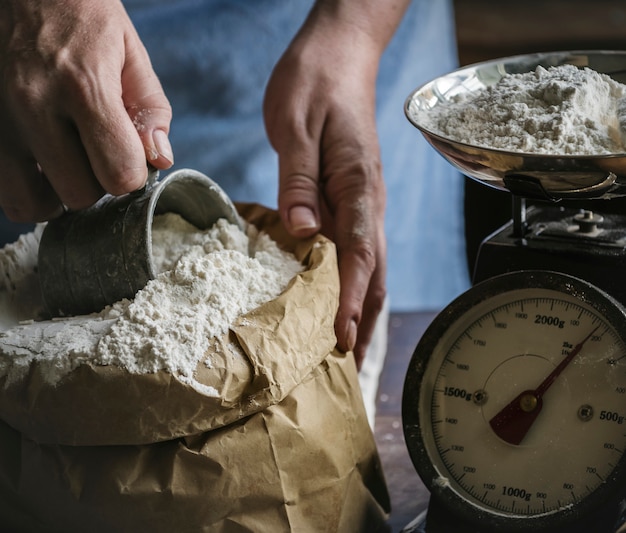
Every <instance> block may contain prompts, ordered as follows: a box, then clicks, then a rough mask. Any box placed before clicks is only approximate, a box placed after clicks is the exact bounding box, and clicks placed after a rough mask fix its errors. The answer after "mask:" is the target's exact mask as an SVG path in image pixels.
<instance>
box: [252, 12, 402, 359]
mask: <svg viewBox="0 0 626 533" xmlns="http://www.w3.org/2000/svg"><path fill="white" fill-rule="evenodd" d="M408 1H409V0H398V1H393V0H385V1H382V0H344V1H341V0H319V1H318V2H317V3H316V4H315V6H314V7H313V9H312V11H311V13H310V14H309V17H308V18H307V20H306V22H305V23H304V25H303V27H302V28H301V30H300V31H299V33H298V34H297V35H296V37H295V39H294V40H293V42H292V43H291V45H290V46H289V48H288V49H287V51H286V52H285V54H284V55H283V57H282V58H281V59H280V61H279V62H278V64H277V65H276V67H275V70H274V72H273V74H272V77H271V79H270V82H269V84H268V88H267V92H266V98H265V110H264V111H265V122H266V128H267V132H268V137H269V139H270V142H271V143H272V145H273V147H274V148H275V150H276V151H277V152H278V156H279V174H280V175H279V201H278V203H279V210H280V214H281V217H282V219H283V221H284V223H285V225H286V227H287V229H288V230H289V231H290V232H291V233H292V234H293V235H296V236H308V235H311V234H313V233H315V232H317V231H320V230H321V231H322V232H323V233H324V234H326V235H328V236H329V237H330V238H332V239H333V240H334V241H335V243H336V244H337V253H338V261H339V275H340V282H341V294H340V303H339V311H338V314H337V317H336V320H335V331H336V334H337V341H338V346H339V348H340V349H342V350H344V351H348V350H354V353H355V357H356V360H357V365H358V366H359V367H360V364H361V362H362V360H363V357H364V356H365V350H366V348H367V345H368V344H369V341H370V339H371V336H372V332H373V329H374V325H375V323H376V318H377V316H378V314H379V312H380V309H381V308H382V305H383V301H384V298H385V292H386V289H385V268H386V266H385V254H386V249H385V248H386V244H385V236H384V212H385V186H384V182H383V176H382V169H381V161H380V153H379V146H378V138H377V135H376V119H375V90H376V76H377V73H378V64H379V61H380V57H381V55H382V53H383V51H384V49H385V47H386V45H387V43H388V41H389V40H390V39H391V37H392V35H393V33H394V31H395V29H396V27H397V26H398V24H399V23H400V21H401V19H402V16H403V14H404V12H405V10H406V7H407V6H408Z"/></svg>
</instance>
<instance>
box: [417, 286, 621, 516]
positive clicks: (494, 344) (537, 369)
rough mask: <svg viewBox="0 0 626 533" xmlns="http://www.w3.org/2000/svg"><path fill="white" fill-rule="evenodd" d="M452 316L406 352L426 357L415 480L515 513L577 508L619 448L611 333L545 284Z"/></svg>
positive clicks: (617, 339) (605, 476)
mask: <svg viewBox="0 0 626 533" xmlns="http://www.w3.org/2000/svg"><path fill="white" fill-rule="evenodd" d="M456 314H457V315H459V316H458V317H456V318H455V320H454V321H453V322H451V323H450V324H449V325H448V326H447V327H446V328H445V330H444V334H443V335H442V334H441V331H439V335H438V339H437V341H436V343H435V345H434V346H425V347H422V350H420V346H418V349H417V350H416V353H415V355H414V358H415V357H422V358H427V359H428V362H427V363H425V364H424V365H423V369H422V370H421V371H420V372H421V373H422V375H421V387H420V390H419V398H416V399H414V401H418V404H419V405H418V406H417V407H416V408H417V409H418V410H419V416H420V420H421V421H420V433H421V437H420V438H421V439H422V440H423V447H424V451H425V452H426V453H428V456H429V461H430V462H431V463H432V466H433V469H431V470H428V472H429V474H430V475H431V477H432V479H430V480H425V481H427V483H431V486H434V487H439V488H440V487H442V486H444V485H445V486H446V487H449V488H450V489H451V490H452V491H453V492H455V493H457V494H459V495H461V496H460V497H461V498H462V499H463V500H466V501H467V503H468V504H470V505H472V506H475V507H477V508H479V509H484V510H487V511H488V512H489V513H494V514H499V515H503V516H505V517H507V516H509V517H521V518H523V517H535V516H539V515H549V514H553V513H559V512H560V511H562V510H564V509H567V508H568V507H571V506H576V505H577V504H578V503H579V502H581V501H583V500H585V499H586V498H588V497H589V496H590V495H592V494H593V493H594V492H595V491H596V489H598V488H599V487H602V486H603V485H605V484H606V482H607V481H608V480H610V479H612V477H613V476H614V475H615V472H614V471H615V469H616V466H617V465H618V463H620V461H621V459H622V456H623V455H624V451H625V450H626V344H625V343H624V339H623V338H622V337H621V336H620V334H619V333H618V329H617V328H616V326H615V325H614V324H613V323H611V322H610V321H609V320H607V319H606V317H605V316H604V315H603V314H602V313H601V312H599V311H598V310H597V309H596V308H595V307H594V306H593V305H591V304H589V303H588V302H585V301H582V300H580V299H579V298H578V297H577V296H576V295H575V294H572V295H570V294H567V293H564V292H563V291H559V290H554V289H550V288H545V287H537V288H534V287H530V288H521V289H517V290H513V289H510V290H506V291H503V292H498V293H496V294H494V295H492V296H490V297H489V298H485V299H482V300H481V301H477V302H474V303H472V305H471V306H470V307H469V308H467V309H465V310H464V311H463V312H460V313H459V312H457V313H456ZM624 331H626V330H623V331H622V333H623V332H624ZM409 371H410V369H409ZM407 379H408V378H407ZM405 395H406V390H405ZM511 405H512V407H511ZM507 406H508V407H507ZM405 410H406V408H405ZM494 420H495V421H496V422H498V423H501V422H502V420H505V421H506V424H509V425H510V426H511V427H512V428H513V430H512V431H510V432H506V431H501V430H500V429H498V428H499V427H501V426H498V424H494ZM526 426H528V427H526ZM511 435H512V436H511ZM407 438H408V435H407ZM414 462H415V461H414ZM418 471H419V469H418ZM433 472H434V474H433ZM437 490H438V489H437Z"/></svg>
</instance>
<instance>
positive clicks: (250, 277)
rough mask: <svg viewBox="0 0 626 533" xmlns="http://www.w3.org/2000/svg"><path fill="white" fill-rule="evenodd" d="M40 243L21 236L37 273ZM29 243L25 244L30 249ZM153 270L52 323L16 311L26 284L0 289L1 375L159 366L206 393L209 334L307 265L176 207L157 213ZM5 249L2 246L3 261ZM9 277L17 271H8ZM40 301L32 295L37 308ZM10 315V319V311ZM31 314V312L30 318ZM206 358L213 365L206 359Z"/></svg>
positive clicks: (263, 240) (255, 237) (16, 263)
mask: <svg viewBox="0 0 626 533" xmlns="http://www.w3.org/2000/svg"><path fill="white" fill-rule="evenodd" d="M37 246H38V240H37V238H35V236H30V237H29V238H27V239H25V240H24V241H23V243H22V245H21V246H20V249H21V253H20V254H19V255H20V258H19V259H15V255H16V254H15V253H13V254H11V258H13V261H12V264H13V270H14V271H18V272H19V267H20V263H21V265H22V267H23V269H24V270H25V272H26V273H27V275H26V274H24V276H22V277H27V278H28V279H31V281H32V277H33V275H34V274H33V257H34V258H36V256H37ZM29 247H30V248H29ZM152 248H153V258H154V263H155V265H156V270H157V272H159V274H158V275H157V277H156V278H155V279H154V280H152V281H150V282H149V283H148V284H147V285H146V287H145V288H144V289H142V290H140V291H139V292H137V294H136V295H135V297H134V298H133V300H132V301H131V300H123V301H120V302H117V303H115V304H114V305H112V306H110V307H107V308H106V309H104V310H103V311H101V312H100V313H96V314H92V315H88V316H81V317H72V318H68V319H61V320H53V321H41V322H38V321H35V320H32V321H28V322H22V323H18V320H23V319H24V315H25V313H24V309H20V310H19V316H12V313H14V311H13V307H12V306H11V305H2V303H3V302H14V301H16V300H18V299H19V292H20V291H22V290H24V283H21V284H15V283H8V284H7V283H5V286H4V287H2V286H0V311H1V312H2V313H4V314H5V316H4V317H2V318H3V320H2V324H4V326H5V328H6V329H4V331H3V332H1V333H0V376H6V377H7V384H10V383H12V382H14V381H15V380H19V379H20V378H22V377H23V376H24V375H25V374H26V372H28V369H29V366H30V364H31V363H32V362H36V363H37V364H38V366H39V367H40V368H41V369H42V372H43V374H44V379H46V381H48V382H49V383H51V384H55V383H57V382H58V381H59V380H60V379H61V378H62V377H63V376H65V375H67V374H68V373H69V372H71V371H72V370H73V369H75V368H77V367H78V366H79V365H81V364H93V365H113V366H118V367H121V368H124V369H126V370H127V371H128V372H131V373H138V374H143V373H153V372H157V371H159V370H164V371H166V372H169V373H171V374H173V375H174V376H176V377H177V378H178V379H179V380H181V381H183V382H186V383H188V384H190V385H191V386H193V387H195V388H196V389H197V390H199V391H200V392H202V393H204V394H208V395H211V394H213V393H214V392H215V391H213V390H207V387H204V386H203V385H201V384H200V383H198V382H196V381H195V380H194V371H195V369H196V367H197V365H198V363H199V362H200V361H202V360H204V359H205V357H206V352H207V350H208V348H209V342H210V339H211V338H212V337H216V336H220V335H222V334H224V333H225V332H226V331H227V330H228V327H229V326H230V324H232V323H233V322H234V320H235V319H236V318H237V317H239V316H240V315H242V314H245V313H247V312H249V311H251V310H253V309H254V308H256V307H258V306H259V305H261V304H263V303H266V302H267V301H269V300H271V299H273V298H275V297H276V296H278V295H279V294H280V293H281V292H282V291H283V290H284V289H285V288H286V286H287V284H288V283H289V282H290V280H291V279H292V278H293V277H294V276H295V275H296V274H297V273H298V272H301V271H302V269H303V266H302V265H301V263H300V262H298V261H297V260H296V259H295V257H294V256H293V255H292V254H289V253H286V252H284V251H282V250H281V249H280V248H279V247H278V245H277V244H276V243H275V242H274V241H273V240H272V239H271V238H270V237H269V236H268V235H267V234H265V233H263V232H259V231H258V230H257V229H256V228H255V227H254V226H252V225H249V226H248V227H247V230H246V231H245V232H243V231H241V230H240V229H239V228H238V227H237V226H235V225H232V224H229V223H228V222H226V221H225V220H220V221H218V222H217V224H216V225H215V226H214V227H212V228H211V229H209V230H206V231H200V230H198V229H197V228H195V227H193V226H191V225H190V224H188V223H187V222H186V221H185V220H183V219H182V218H181V217H180V216H178V215H176V214H172V213H168V214H165V215H159V216H157V217H155V220H154V225H153V233H152ZM10 251H11V248H10V247H9V248H8V249H7V248H6V247H5V248H3V249H2V250H0V264H3V263H4V262H6V260H5V259H4V257H3V256H4V255H6V254H10V253H11V252H10ZM12 276H13V277H15V278H20V276H19V275H17V274H13V275H12ZM39 304H40V302H34V305H33V308H32V312H33V313H35V314H36V313H37V312H38V311H39V309H40V305H39ZM7 315H8V316H7ZM33 318H36V317H35V316H34V315H33ZM209 364H210V362H209Z"/></svg>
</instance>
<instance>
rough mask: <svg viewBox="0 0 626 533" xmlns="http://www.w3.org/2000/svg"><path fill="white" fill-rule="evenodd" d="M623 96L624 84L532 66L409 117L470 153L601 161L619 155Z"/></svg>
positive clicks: (625, 107) (625, 127)
mask: <svg viewBox="0 0 626 533" xmlns="http://www.w3.org/2000/svg"><path fill="white" fill-rule="evenodd" d="M625 96H626V85H623V84H621V83H618V82H617V81H615V80H613V79H612V78H610V77H609V76H607V75H606V74H601V73H598V72H596V71H594V70H591V69H589V68H577V67H575V66H573V65H561V66H555V67H550V68H547V69H546V68H543V67H537V68H536V69H535V70H534V71H533V72H527V73H523V74H506V75H505V76H503V77H502V79H501V80H500V81H499V82H498V83H496V84H494V85H490V86H488V87H486V88H484V89H482V90H480V91H478V92H473V93H466V94H464V95H462V96H459V97H457V98H455V99H452V100H451V101H450V102H449V103H446V104H439V105H437V106H435V107H434V108H433V109H431V110H428V111H418V112H417V113H416V115H415V117H416V118H417V120H418V123H420V124H421V125H423V126H424V127H425V128H427V129H428V130H430V131H432V132H433V133H436V134H439V135H441V136H443V137H446V138H448V139H451V140H454V141H457V142H462V143H467V144H471V145H474V146H482V147H485V148H493V149H500V150H506V151H513V152H524V153H536V154H552V155H607V154H613V153H624V152H626V146H625V136H626V101H625Z"/></svg>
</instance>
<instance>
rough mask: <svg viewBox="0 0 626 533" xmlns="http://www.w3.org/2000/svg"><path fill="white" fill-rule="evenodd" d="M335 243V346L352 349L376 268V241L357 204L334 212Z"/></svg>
mask: <svg viewBox="0 0 626 533" xmlns="http://www.w3.org/2000/svg"><path fill="white" fill-rule="evenodd" d="M335 217H336V221H335V224H334V230H335V231H334V242H335V245H336V247H337V258H338V264H339V281H340V286H341V291H340V294H339V310H338V312H337V316H336V318H335V332H336V334H337V345H338V347H339V348H340V349H341V350H343V351H350V350H354V348H355V346H356V342H357V336H358V328H359V325H360V323H361V317H362V312H363V305H364V302H365V297H366V295H367V293H368V288H369V286H370V280H371V278H372V274H373V273H374V270H375V268H376V257H377V256H376V242H374V240H373V239H371V238H370V237H368V235H371V232H369V229H368V226H369V223H368V222H366V218H367V214H366V213H364V212H362V211H361V208H360V207H359V206H357V205H352V206H350V207H345V206H341V207H340V208H339V209H338V210H337V211H336V213H335Z"/></svg>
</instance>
